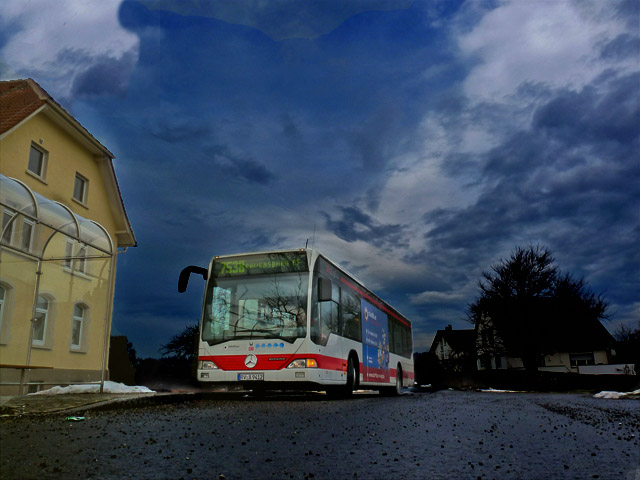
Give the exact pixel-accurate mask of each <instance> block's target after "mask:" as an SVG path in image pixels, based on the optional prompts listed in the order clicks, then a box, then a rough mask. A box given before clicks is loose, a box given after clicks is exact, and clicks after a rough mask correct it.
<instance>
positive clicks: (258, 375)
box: [238, 373, 264, 381]
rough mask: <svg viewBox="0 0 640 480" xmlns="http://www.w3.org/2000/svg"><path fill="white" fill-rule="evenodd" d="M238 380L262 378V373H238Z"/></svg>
mask: <svg viewBox="0 0 640 480" xmlns="http://www.w3.org/2000/svg"><path fill="white" fill-rule="evenodd" d="M238 380H239V381H252V380H264V373H239V374H238Z"/></svg>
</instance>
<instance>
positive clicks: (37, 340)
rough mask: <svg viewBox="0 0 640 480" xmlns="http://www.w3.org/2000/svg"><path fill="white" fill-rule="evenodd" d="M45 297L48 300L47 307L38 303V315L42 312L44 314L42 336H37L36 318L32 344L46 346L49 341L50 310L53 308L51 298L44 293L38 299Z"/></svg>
mask: <svg viewBox="0 0 640 480" xmlns="http://www.w3.org/2000/svg"><path fill="white" fill-rule="evenodd" d="M40 298H42V299H44V300H46V302H47V308H41V307H39V306H38V305H37V304H36V317H37V315H38V314H42V315H43V318H44V319H43V322H42V338H41V339H40V338H36V336H35V335H36V325H35V320H34V322H33V326H32V328H33V339H32V344H33V345H36V346H41V347H42V346H44V345H45V343H46V341H47V326H48V325H47V324H48V323H49V311H50V310H51V300H49V298H47V297H45V296H44V295H40V296H39V297H38V299H40ZM38 303H39V302H38Z"/></svg>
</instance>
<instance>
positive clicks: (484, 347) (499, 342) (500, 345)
mask: <svg viewBox="0 0 640 480" xmlns="http://www.w3.org/2000/svg"><path fill="white" fill-rule="evenodd" d="M535 332H536V333H535V336H533V335H532V338H536V339H537V340H536V341H537V342H539V344H538V345H537V346H536V350H537V351H538V352H539V354H538V356H537V367H538V371H547V372H561V373H570V372H573V373H589V374H593V373H599V370H601V372H602V373H611V371H610V370H611V369H608V368H592V367H593V366H604V365H610V364H611V363H612V361H611V360H612V346H613V344H614V339H613V337H612V336H611V334H610V333H609V331H608V330H607V329H606V328H605V327H604V325H602V323H601V322H600V321H599V320H597V319H593V320H587V319H578V318H574V319H567V320H566V321H564V322H557V321H553V320H551V319H549V320H545V319H544V318H540V319H536V330H535ZM475 339H476V351H477V353H478V359H477V368H478V370H524V368H525V367H524V362H523V360H522V358H520V357H517V356H510V355H509V354H508V353H507V349H506V348H505V345H504V341H503V339H502V338H501V337H500V335H499V334H498V332H497V331H496V330H495V328H494V326H493V324H492V322H491V319H489V318H487V317H483V320H482V321H479V322H477V323H476V328H475ZM622 372H623V371H622V370H621V372H620V373H622ZM614 373H615V372H614Z"/></svg>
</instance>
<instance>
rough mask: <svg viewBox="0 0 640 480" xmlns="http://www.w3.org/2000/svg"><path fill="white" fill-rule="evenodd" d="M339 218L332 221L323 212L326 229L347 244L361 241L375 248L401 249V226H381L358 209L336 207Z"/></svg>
mask: <svg viewBox="0 0 640 480" xmlns="http://www.w3.org/2000/svg"><path fill="white" fill-rule="evenodd" d="M338 212H339V215H340V218H338V219H334V218H333V217H332V216H331V215H330V214H328V213H326V212H324V213H323V216H324V217H325V219H326V223H327V228H329V229H330V230H331V231H333V232H334V233H335V234H336V235H337V236H338V237H339V238H341V239H343V240H345V241H347V242H355V241H363V242H365V243H369V244H371V245H374V246H376V247H382V246H385V245H387V246H392V247H393V248H394V249H395V248H401V247H402V245H403V244H404V243H405V241H404V240H403V237H404V235H403V229H404V227H403V225H401V224H387V225H384V224H381V223H379V222H378V221H376V220H375V219H374V218H373V217H372V216H371V215H369V214H367V213H365V212H363V211H362V210H361V209H360V208H358V207H355V206H354V207H338Z"/></svg>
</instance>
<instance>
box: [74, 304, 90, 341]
mask: <svg viewBox="0 0 640 480" xmlns="http://www.w3.org/2000/svg"><path fill="white" fill-rule="evenodd" d="M76 308H79V309H80V313H81V315H80V316H78V315H76ZM86 317H87V307H86V306H85V305H83V304H81V303H76V304H75V305H74V306H73V315H72V317H71V348H72V349H73V350H80V349H81V348H82V334H83V333H84V332H83V330H84V325H85V319H86ZM76 323H79V324H80V327H79V329H78V342H77V343H75V342H74V340H75V339H74V338H73V337H74V335H73V334H74V326H75V324H76Z"/></svg>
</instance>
